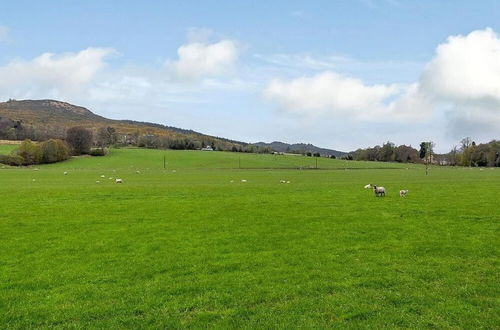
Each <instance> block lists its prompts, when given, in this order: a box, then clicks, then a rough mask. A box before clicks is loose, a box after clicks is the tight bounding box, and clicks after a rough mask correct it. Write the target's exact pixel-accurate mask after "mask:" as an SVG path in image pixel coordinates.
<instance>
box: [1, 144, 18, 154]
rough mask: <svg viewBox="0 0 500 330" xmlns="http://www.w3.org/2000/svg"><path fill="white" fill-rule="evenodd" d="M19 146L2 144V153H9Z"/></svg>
mask: <svg viewBox="0 0 500 330" xmlns="http://www.w3.org/2000/svg"><path fill="white" fill-rule="evenodd" d="M17 147H18V146H17V145H13V144H0V155H3V154H9V153H10V152H11V151H12V150H14V149H16V148H17Z"/></svg>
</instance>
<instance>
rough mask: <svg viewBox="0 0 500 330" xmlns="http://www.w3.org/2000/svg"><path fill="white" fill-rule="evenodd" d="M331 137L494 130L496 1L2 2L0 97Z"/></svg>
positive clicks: (498, 116)
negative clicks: (61, 102) (43, 100)
mask: <svg viewBox="0 0 500 330" xmlns="http://www.w3.org/2000/svg"><path fill="white" fill-rule="evenodd" d="M9 98H14V99H57V100H61V101H66V102H70V103H73V104H77V105H81V106H85V107H87V108H89V109H90V110H92V111H93V112H95V113H97V114H100V115H103V116H106V117H109V118H114V119H133V120H140V121H150V122H156V123H161V124H165V125H169V126H176V127H181V128H188V129H194V130H197V131H200V132H203V133H206V134H210V135H215V136H221V137H226V138H231V139H235V140H240V141H245V142H259V141H265V142H271V141H276V140H278V141H283V142H288V143H296V142H304V143H313V144H315V145H318V146H321V147H326V148H332V149H337V150H342V151H351V150H355V149H357V148H360V147H363V148H364V147H369V146H374V145H377V144H378V145H381V144H382V143H384V142H386V141H391V142H393V143H395V144H397V145H399V144H406V145H412V146H414V147H417V146H418V145H419V143H420V142H421V141H434V142H435V143H436V150H437V151H438V152H447V151H449V150H450V149H451V148H452V147H453V146H454V145H457V144H458V143H459V141H460V140H461V139H462V138H463V137H466V136H469V137H471V138H472V139H473V140H475V141H477V142H487V141H489V140H491V139H499V138H500V1H496V0H481V1H460V0H453V1H451V0H440V1H426V0H420V1H417V0H415V1H409V0H329V1H312V0H311V1H293V0H287V1H284V0H283V1H280V0H275V1H258V0H255V1H234V0H233V1H226V0H217V1H215V0H213V1H211V0H206V1H190V0H183V1H160V0H158V1H152V0H142V1H130V0H121V1H118V0H116V1H106V0H86V1H83V0H82V1H76V0H75V1H66V0H48V1H35V0H32V1H28V0H16V1H9V0H0V101H6V100H8V99H9Z"/></svg>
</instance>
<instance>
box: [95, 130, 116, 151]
mask: <svg viewBox="0 0 500 330" xmlns="http://www.w3.org/2000/svg"><path fill="white" fill-rule="evenodd" d="M116 140H117V136H116V130H115V129H114V128H113V127H109V126H108V127H101V128H99V130H98V131H97V145H98V146H99V147H101V148H104V147H108V146H110V145H112V144H115V143H116Z"/></svg>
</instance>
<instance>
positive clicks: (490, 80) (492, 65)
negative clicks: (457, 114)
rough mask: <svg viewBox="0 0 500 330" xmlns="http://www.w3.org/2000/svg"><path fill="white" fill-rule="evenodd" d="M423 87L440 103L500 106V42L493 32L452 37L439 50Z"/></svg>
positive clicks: (424, 79)
mask: <svg viewBox="0 0 500 330" xmlns="http://www.w3.org/2000/svg"><path fill="white" fill-rule="evenodd" d="M420 84H421V89H422V90H423V91H424V92H425V93H426V94H429V95H432V96H435V97H436V98H438V99H443V100H451V101H470V100H485V99H489V98H491V99H495V100H497V101H499V102H500V39H499V38H498V36H497V35H496V34H495V32H494V31H493V30H491V29H489V28H488V29H486V30H478V31H473V32H471V33H470V34H468V35H467V36H452V37H449V38H448V40H447V42H446V43H444V44H441V45H439V46H438V47H437V50H436V57H435V58H434V59H433V60H432V61H431V62H430V63H429V64H428V65H427V67H426V69H425V71H424V73H423V74H422V77H421V79H420Z"/></svg>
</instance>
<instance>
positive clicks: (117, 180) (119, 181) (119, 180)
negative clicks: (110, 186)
mask: <svg viewBox="0 0 500 330" xmlns="http://www.w3.org/2000/svg"><path fill="white" fill-rule="evenodd" d="M115 182H116V183H123V180H122V179H116V180H115Z"/></svg>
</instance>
